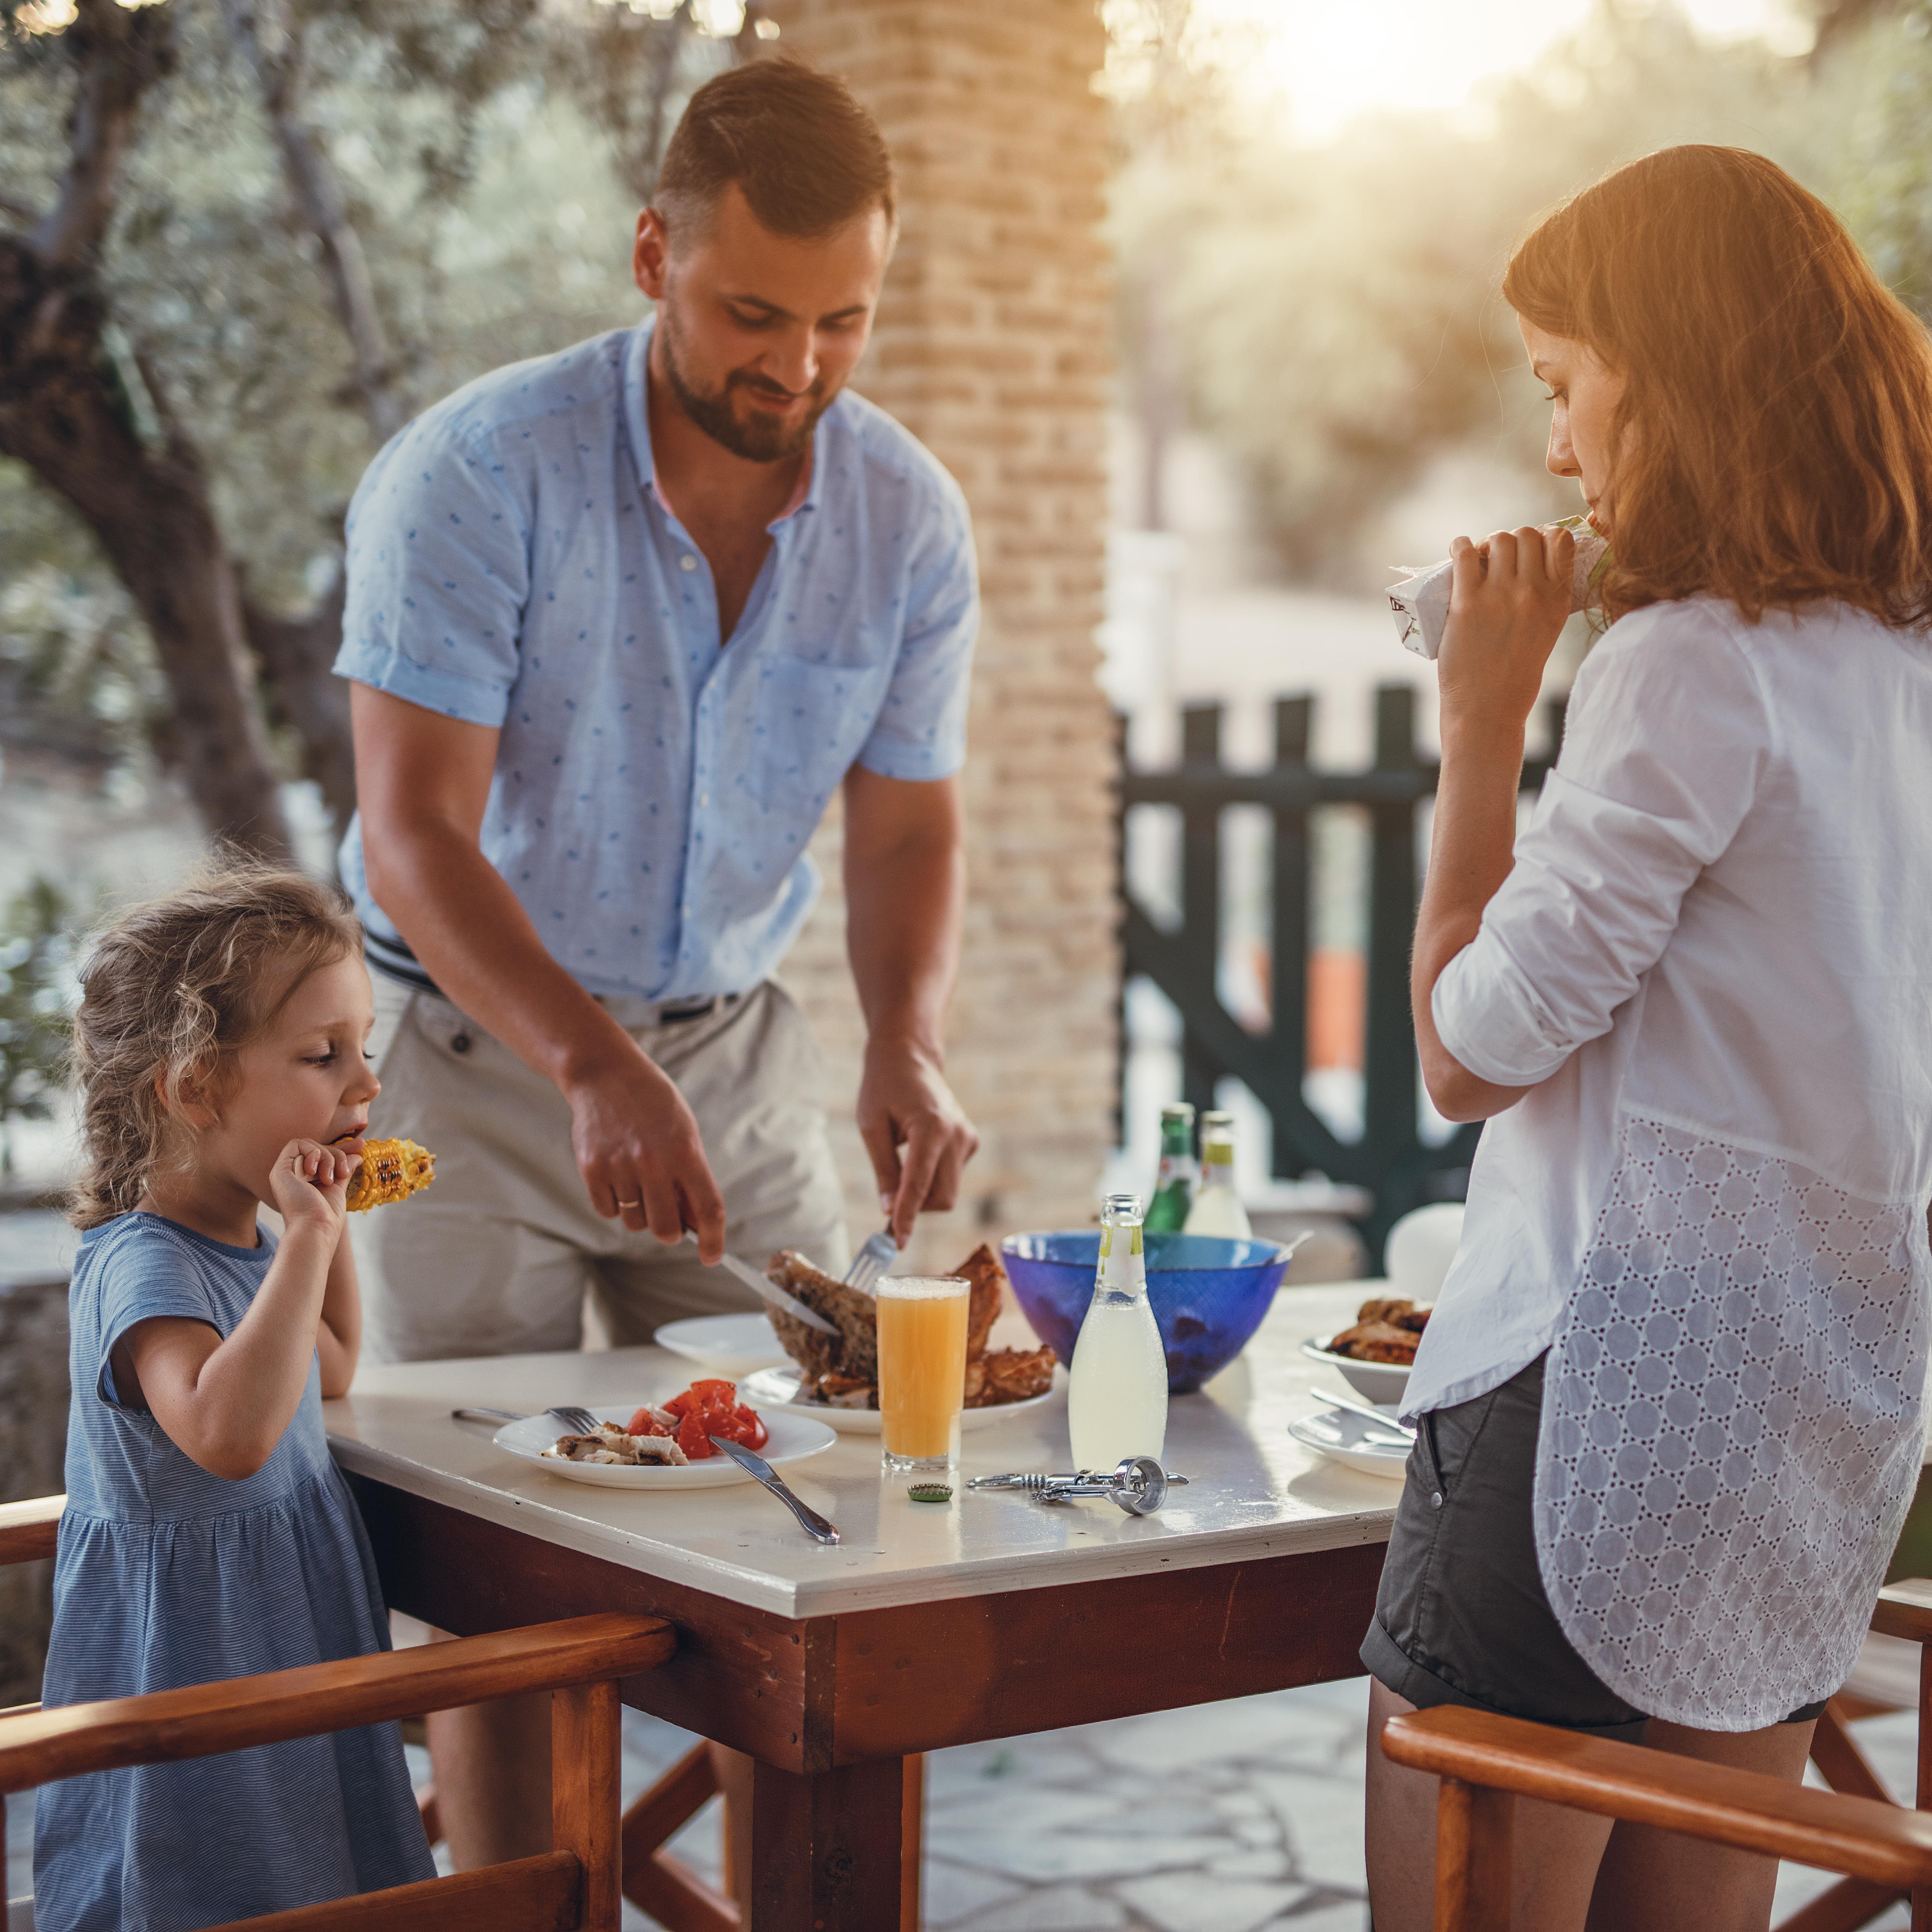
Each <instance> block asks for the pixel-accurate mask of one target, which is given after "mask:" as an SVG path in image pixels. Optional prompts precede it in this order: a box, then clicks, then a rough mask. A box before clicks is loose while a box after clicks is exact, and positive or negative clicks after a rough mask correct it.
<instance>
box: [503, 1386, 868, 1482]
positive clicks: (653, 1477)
mask: <svg viewBox="0 0 1932 1932" xmlns="http://www.w3.org/2000/svg"><path fill="white" fill-rule="evenodd" d="M590 1413H591V1414H592V1415H594V1416H595V1418H597V1420H598V1421H599V1422H607V1423H610V1424H614V1425H615V1426H616V1427H617V1428H619V1429H620V1430H623V1431H624V1432H625V1434H626V1435H631V1436H646V1437H649V1436H656V1437H665V1436H667V1437H669V1438H670V1440H671V1441H673V1442H676V1444H677V1445H678V1448H679V1451H681V1452H682V1454H684V1456H685V1458H686V1459H687V1460H685V1462H684V1463H682V1464H676V1463H579V1462H572V1461H569V1460H565V1459H564V1458H562V1457H555V1456H547V1455H545V1454H544V1451H546V1450H547V1449H549V1448H551V1447H552V1446H553V1445H554V1444H555V1443H556V1441H557V1439H558V1435H559V1424H558V1422H557V1420H556V1417H555V1416H553V1415H531V1416H526V1417H525V1418H523V1421H520V1422H509V1423H505V1424H504V1425H503V1427H502V1428H501V1429H499V1430H497V1432H496V1434H495V1435H494V1436H493V1437H492V1438H491V1439H490V1440H491V1441H492V1442H493V1443H494V1444H495V1445H496V1447H497V1448H499V1449H501V1450H502V1451H505V1452H506V1453H507V1454H510V1455H512V1456H517V1457H522V1458H523V1460H526V1461H528V1462H534V1463H538V1464H540V1465H541V1467H542V1468H543V1469H544V1470H545V1471H547V1472H548V1473H549V1474H550V1475H553V1476H562V1477H565V1478H568V1480H569V1481H571V1482H574V1483H590V1484H595V1485H597V1486H598V1487H601V1488H604V1489H613V1490H693V1489H699V1490H701V1489H715V1488H717V1487H719V1486H720V1485H721V1484H725V1483H748V1482H749V1481H751V1477H750V1475H748V1473H747V1472H745V1470H743V1469H741V1468H739V1466H738V1464H737V1463H735V1462H734V1461H733V1460H732V1459H731V1458H730V1457H729V1456H727V1455H726V1454H724V1451H722V1450H720V1449H717V1448H713V1447H712V1444H711V1441H710V1438H711V1437H712V1436H723V1437H724V1438H726V1439H727V1440H729V1441H731V1442H742V1444H743V1445H745V1448H747V1449H754V1450H756V1451H757V1453H758V1454H760V1456H762V1457H763V1458H764V1459H765V1460H766V1462H768V1463H774V1464H775V1463H797V1462H802V1460H804V1459H805V1457H808V1456H816V1455H817V1454H820V1452H821V1451H824V1450H826V1449H829V1448H831V1447H832V1444H833V1443H835V1442H837V1441H838V1437H837V1436H835V1434H834V1433H832V1430H829V1429H828V1428H827V1427H826V1425H825V1424H823V1423H822V1422H814V1421H811V1419H809V1418H807V1417H805V1416H799V1415H773V1416H770V1417H766V1416H763V1415H760V1414H759V1412H757V1410H756V1409H751V1408H750V1407H748V1406H747V1405H745V1403H740V1402H739V1400H737V1391H736V1388H735V1387H734V1385H733V1384H731V1383H730V1382H694V1383H693V1384H692V1385H691V1387H690V1388H688V1389H685V1390H683V1391H681V1392H680V1393H679V1394H676V1395H674V1396H673V1397H671V1398H670V1400H669V1401H667V1402H665V1403H641V1404H640V1405H638V1406H637V1407H635V1408H634V1409H617V1408H607V1409H592V1410H591V1412H590Z"/></svg>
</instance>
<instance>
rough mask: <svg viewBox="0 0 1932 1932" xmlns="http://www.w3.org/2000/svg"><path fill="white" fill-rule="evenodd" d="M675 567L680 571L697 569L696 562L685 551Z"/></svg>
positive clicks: (695, 559)
mask: <svg viewBox="0 0 1932 1932" xmlns="http://www.w3.org/2000/svg"><path fill="white" fill-rule="evenodd" d="M677 567H678V568H679V569H680V570H695V569H696V568H697V558H696V557H694V556H691V554H690V553H689V552H688V551H687V552H686V553H685V555H683V556H681V557H679V559H678V560H677Z"/></svg>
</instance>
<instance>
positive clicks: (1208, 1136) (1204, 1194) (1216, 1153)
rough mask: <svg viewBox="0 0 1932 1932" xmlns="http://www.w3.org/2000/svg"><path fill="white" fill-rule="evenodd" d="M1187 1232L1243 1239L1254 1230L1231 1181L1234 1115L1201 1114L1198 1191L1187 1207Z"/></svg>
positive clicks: (1233, 1177)
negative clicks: (1199, 1186)
mask: <svg viewBox="0 0 1932 1932" xmlns="http://www.w3.org/2000/svg"><path fill="white" fill-rule="evenodd" d="M1187 1232H1188V1233H1190V1235H1226V1236H1228V1237H1229V1238H1231V1239H1232V1240H1236V1241H1246V1240H1247V1238H1248V1236H1249V1235H1250V1234H1251V1233H1252V1232H1253V1230H1252V1229H1250V1227H1249V1226H1248V1211H1247V1209H1246V1208H1244V1207H1243V1206H1242V1205H1241V1193H1240V1190H1238V1189H1237V1188H1236V1187H1235V1117H1234V1115H1232V1114H1203V1115H1202V1116H1201V1191H1200V1193H1198V1194H1196V1196H1195V1197H1194V1205H1193V1207H1192V1208H1190V1209H1189V1210H1188V1211H1187Z"/></svg>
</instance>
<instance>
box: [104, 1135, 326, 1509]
mask: <svg viewBox="0 0 1932 1932" xmlns="http://www.w3.org/2000/svg"><path fill="white" fill-rule="evenodd" d="M355 1171H356V1156H355V1155H353V1154H350V1153H349V1152H347V1151H344V1150H343V1149H341V1148H326V1147H323V1146H321V1145H319V1144H318V1143H317V1142H314V1141H292V1142H290V1144H289V1145H288V1146H287V1147H286V1148H284V1149H283V1151H282V1152H281V1155H280V1156H279V1157H278V1159H277V1160H276V1163H275V1172H274V1175H273V1184H274V1188H275V1205H276V1207H277V1208H278V1209H280V1210H281V1215H282V1223H283V1233H282V1240H281V1247H279V1248H278V1250H276V1253H275V1259H274V1260H273V1261H272V1262H270V1263H269V1271H268V1274H266V1276H265V1277H263V1283H262V1286H261V1287H260V1289H259V1290H257V1293H256V1295H255V1298H254V1301H253V1302H251V1304H250V1305H249V1309H248V1313H247V1314H246V1315H245V1316H243V1317H242V1319H241V1321H240V1322H238V1323H237V1324H236V1327H235V1330H234V1332H233V1334H230V1335H229V1337H227V1338H226V1340H223V1338H222V1337H220V1335H219V1334H217V1333H216V1332H215V1331H214V1329H213V1328H210V1327H209V1326H208V1324H207V1323H205V1322H194V1321H189V1320H186V1319H181V1318H179V1317H175V1316H163V1317H157V1319H154V1320H151V1321H148V1322H137V1323H136V1325H134V1327H133V1328H130V1330H129V1331H127V1334H126V1335H125V1336H124V1337H122V1339H121V1343H119V1344H118V1346H116V1347H115V1351H114V1355H113V1370H114V1376H115V1392H116V1394H118V1395H119V1396H120V1397H121V1400H122V1402H123V1403H124V1404H127V1405H130V1406H136V1405H138V1406H145V1408H146V1409H148V1411H149V1412H151V1414H152V1415H153V1416H154V1420H155V1421H157V1422H158V1423H159V1424H160V1426H161V1427H162V1428H163V1430H165V1431H166V1433H167V1436H168V1439H169V1441H170V1442H172V1443H173V1444H174V1445H175V1448H178V1450H180V1451H181V1453H182V1454H183V1455H184V1456H186V1457H189V1458H190V1460H193V1462H196V1463H199V1465H200V1466H201V1467H202V1469H205V1470H206V1471H207V1472H208V1474H209V1475H214V1476H220V1477H223V1478H226V1479H227V1480H228V1481H231V1482H239V1481H242V1479H243V1478H246V1477H249V1476H252V1475H254V1474H255V1472H257V1470H258V1469H260V1468H261V1467H262V1466H263V1463H266V1462H267V1461H268V1460H269V1457H271V1456H272V1455H273V1454H275V1445H276V1444H277V1443H278V1442H281V1439H282V1437H283V1436H284V1433H286V1432H287V1429H288V1426H289V1424H290V1423H291V1422H293V1421H294V1420H295V1414H296V1409H297V1407H298V1406H299V1405H300V1403H301V1401H302V1391H303V1390H304V1389H305V1388H306V1387H307V1386H308V1365H309V1362H310V1361H311V1358H313V1357H314V1355H316V1353H317V1350H318V1349H319V1348H320V1346H322V1334H323V1315H324V1310H325V1307H326V1305H327V1301H328V1297H329V1289H330V1286H331V1276H332V1273H333V1264H334V1263H335V1258H336V1255H337V1253H338V1250H341V1251H342V1252H343V1253H347V1250H348V1246H349V1244H348V1242H347V1239H346V1238H344V1232H343V1229H344V1219H345V1216H346V1210H345V1209H344V1205H343V1196H344V1193H345V1192H346V1191H347V1187H348V1184H349V1177H350V1175H352V1174H353V1172H355ZM349 1266H350V1271H351V1272H350V1275H349V1277H348V1279H349V1283H350V1294H351V1300H352V1305H356V1307H357V1314H356V1327H357V1328H358V1331H359V1328H360V1313H359V1304H356V1298H355V1297H354V1285H355V1276H354V1273H353V1268H354V1264H353V1262H350V1264H349ZM329 1340H330V1343H331V1344H332V1345H333V1346H335V1348H336V1349H338V1351H339V1350H340V1348H341V1338H340V1337H338V1335H337V1334H336V1333H335V1331H334V1330H333V1329H330V1330H329ZM347 1361H348V1366H349V1370H350V1373H353V1370H354V1367H355V1350H354V1347H353V1346H351V1347H350V1349H349V1351H348V1355H347ZM338 1365H339V1364H338ZM327 1373H328V1368H327V1361H326V1358H325V1361H324V1377H325V1384H326V1380H327ZM344 1386H345V1387H346V1386H347V1382H346V1380H345V1382H344Z"/></svg>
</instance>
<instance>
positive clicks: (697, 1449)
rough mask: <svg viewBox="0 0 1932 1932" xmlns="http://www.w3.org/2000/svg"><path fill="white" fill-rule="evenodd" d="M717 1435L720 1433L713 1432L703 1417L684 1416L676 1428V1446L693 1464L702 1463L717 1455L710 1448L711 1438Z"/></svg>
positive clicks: (693, 1414)
mask: <svg viewBox="0 0 1932 1932" xmlns="http://www.w3.org/2000/svg"><path fill="white" fill-rule="evenodd" d="M718 1433H722V1432H721V1431H715V1430H712V1428H710V1427H709V1426H708V1425H707V1424H706V1421H705V1420H704V1418H703V1416H701V1415H697V1414H696V1413H692V1414H691V1415H686V1416H685V1418H684V1420H683V1421H682V1422H680V1423H679V1424H678V1426H677V1446H678V1447H679V1448H680V1449H682V1451H684V1453H685V1455H687V1456H688V1457H690V1458H691V1460H692V1461H693V1462H694V1463H702V1462H703V1460H705V1459H706V1457H709V1456H715V1455H716V1454H717V1453H718V1451H716V1450H715V1449H714V1448H712V1446H711V1438H712V1436H713V1435H714V1434H718Z"/></svg>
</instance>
